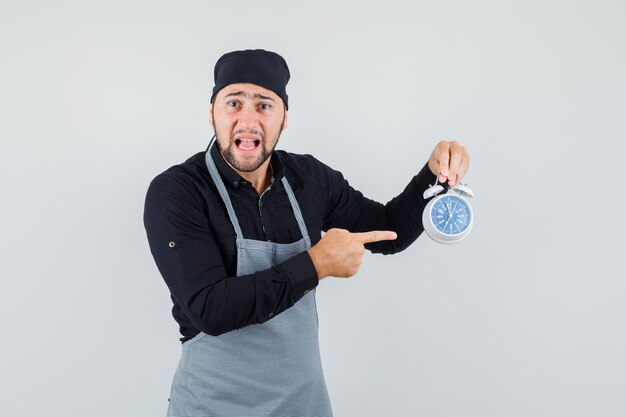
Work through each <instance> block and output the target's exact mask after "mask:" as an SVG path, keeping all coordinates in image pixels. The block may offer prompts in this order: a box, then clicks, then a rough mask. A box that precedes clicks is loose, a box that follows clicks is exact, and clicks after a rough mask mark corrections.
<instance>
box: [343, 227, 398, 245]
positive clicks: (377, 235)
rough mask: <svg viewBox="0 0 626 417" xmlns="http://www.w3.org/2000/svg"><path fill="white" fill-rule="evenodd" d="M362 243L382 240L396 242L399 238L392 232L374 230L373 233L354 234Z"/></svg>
mask: <svg viewBox="0 0 626 417" xmlns="http://www.w3.org/2000/svg"><path fill="white" fill-rule="evenodd" d="M352 235H353V236H354V237H355V238H356V239H357V240H358V241H359V242H361V243H373V242H380V241H381V240H394V239H396V238H397V237H398V235H397V234H396V232H392V231H390V230H372V231H371V232H360V233H352Z"/></svg>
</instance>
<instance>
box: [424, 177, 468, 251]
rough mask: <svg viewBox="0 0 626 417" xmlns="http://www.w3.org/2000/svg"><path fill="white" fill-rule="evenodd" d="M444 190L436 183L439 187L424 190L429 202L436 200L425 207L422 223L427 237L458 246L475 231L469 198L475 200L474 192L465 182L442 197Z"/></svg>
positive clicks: (425, 197) (434, 186)
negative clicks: (457, 244) (473, 229)
mask: <svg viewBox="0 0 626 417" xmlns="http://www.w3.org/2000/svg"><path fill="white" fill-rule="evenodd" d="M437 177H438V176H437ZM443 190H444V188H443V187H442V186H441V185H438V184H437V182H436V181H435V185H433V186H431V187H430V188H429V189H427V190H426V191H424V199H425V200H427V199H429V198H432V197H435V196H436V197H435V198H433V199H432V200H430V201H429V202H428V204H427V205H426V208H424V212H423V214H422V224H423V225H424V231H425V232H426V234H428V236H429V237H430V238H431V239H432V240H434V241H435V242H439V243H444V244H451V243H457V242H460V241H461V240H463V239H465V237H467V235H468V234H469V232H470V230H472V225H473V223H474V212H473V211H472V206H471V205H470V203H469V201H468V198H469V197H473V196H474V192H473V191H472V190H471V189H470V188H469V187H468V186H467V184H461V183H459V184H457V185H456V186H454V187H452V188H450V190H448V192H447V193H444V194H440V193H441V192H442V191H443ZM437 194H439V195H437Z"/></svg>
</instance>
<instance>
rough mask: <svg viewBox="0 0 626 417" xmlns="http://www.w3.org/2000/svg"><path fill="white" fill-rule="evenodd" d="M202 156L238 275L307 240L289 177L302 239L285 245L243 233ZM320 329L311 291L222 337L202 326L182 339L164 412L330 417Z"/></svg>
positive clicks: (198, 416) (186, 416)
mask: <svg viewBox="0 0 626 417" xmlns="http://www.w3.org/2000/svg"><path fill="white" fill-rule="evenodd" d="M205 159H206V165H207V168H208V169H209V173H210V175H211V178H212V179H213V182H214V183H215V185H216V186H217V189H218V191H219V193H220V196H221V197H222V200H223V201H224V204H225V205H226V209H227V211H228V216H229V217H230V221H231V223H232V224H233V227H234V229H235V233H236V235H237V236H236V238H237V276H239V275H245V274H252V273H254V272H257V271H260V270H263V269H267V268H271V267H272V266H273V265H276V264H279V263H281V262H284V261H285V260H287V259H289V258H290V257H292V256H294V255H296V254H298V253H301V252H304V251H305V250H307V249H309V248H310V247H311V239H310V238H309V234H308V232H307V229H306V226H305V223H304V219H303V218H302V212H301V211H300V207H299V206H298V202H297V201H296V198H295V196H294V194H293V191H292V189H291V187H290V186H289V182H288V181H287V178H285V177H283V178H282V183H283V185H284V187H285V191H286V192H287V196H288V197H289V201H290V202H291V207H292V209H293V213H294V215H295V217H296V220H297V222H298V226H299V228H300V232H301V233H302V236H303V237H302V239H301V240H299V241H297V242H294V243H288V244H284V243H272V242H265V241H260V240H252V239H244V238H243V233H242V232H241V227H240V226H239V221H238V220H237V216H236V215H235V211H234V209H233V206H232V203H231V201H230V198H229V196H228V192H227V191H226V187H225V186H224V183H223V181H222V179H221V177H220V175H219V174H218V171H217V168H216V166H215V163H214V162H213V159H212V158H211V155H210V150H207V151H206V157H205ZM229 279H236V278H229ZM317 330H318V318H317V309H316V303H315V290H312V291H309V292H308V293H307V294H306V295H305V296H304V297H302V298H301V299H300V300H298V301H297V302H296V303H295V304H294V305H293V306H292V307H290V308H288V309H287V310H285V311H283V312H281V313H280V314H277V315H276V316H274V317H272V318H271V319H270V320H268V321H266V322H265V323H261V324H253V325H249V326H246V327H243V328H241V329H237V330H232V331H230V332H227V333H223V334H221V335H219V336H211V335H208V334H206V333H204V332H200V333H199V334H198V335H197V336H195V337H194V338H192V339H191V340H188V341H187V342H185V343H183V345H182V353H181V358H180V362H179V364H178V368H177V369H176V374H175V375H174V380H173V382H172V388H171V393H170V403H169V407H168V413H167V415H168V417H209V416H210V417H244V416H245V417H261V416H262V417H331V416H332V415H333V413H332V409H331V405H330V400H329V398H328V392H327V390H326V383H325V382H324V375H323V373H322V364H321V359H320V352H319V342H318V333H317Z"/></svg>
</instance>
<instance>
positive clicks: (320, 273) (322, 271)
mask: <svg viewBox="0 0 626 417" xmlns="http://www.w3.org/2000/svg"><path fill="white" fill-rule="evenodd" d="M307 252H308V253H309V257H310V258H311V261H312V262H313V266H314V267H315V270H316V271H317V277H318V278H319V279H320V280H321V279H323V278H326V277H327V276H328V274H327V273H326V268H325V267H324V261H323V260H322V257H321V256H320V254H319V253H318V252H317V250H316V249H315V247H312V248H311V249H309V250H308V251H307Z"/></svg>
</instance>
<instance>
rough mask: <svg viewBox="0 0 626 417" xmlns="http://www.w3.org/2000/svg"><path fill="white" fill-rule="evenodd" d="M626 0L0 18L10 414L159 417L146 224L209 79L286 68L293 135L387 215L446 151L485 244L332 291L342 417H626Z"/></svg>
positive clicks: (0, 10)
mask: <svg viewBox="0 0 626 417" xmlns="http://www.w3.org/2000/svg"><path fill="white" fill-rule="evenodd" d="M625 18H626V6H625V5H624V3H623V2H621V1H594V2H592V1H554V0H550V1H546V0H542V1H535V0H531V1H518V2H509V1H473V2H464V1H441V0H437V1H435V0H432V1H413V2H409V1H406V2H400V1H393V0H390V1H385V2H371V3H368V4H364V2H356V1H354V2H340V1H333V2H320V1H315V2H306V3H305V2H296V1H290V2H288V1H280V2H247V1H238V2H226V1H221V2H210V1H181V2H164V1H124V2H122V1H112V2H99V3H98V2H80V1H76V2H68V1H55V2H45V1H31V2H29V1H20V2H17V1H15V2H9V1H2V3H0V60H1V64H0V114H1V115H2V122H1V123H0V138H1V146H2V147H1V152H0V173H1V181H2V182H1V187H2V188H1V192H2V204H1V205H0V221H1V222H2V226H1V230H2V239H1V240H0V253H1V254H2V262H1V264H0V265H1V280H0V285H1V287H0V297H1V298H0V320H1V322H0V325H1V327H0V328H1V329H2V338H1V342H0V343H1V344H0V348H1V356H0V367H1V368H0V369H1V371H0V384H1V386H0V396H1V397H2V398H1V400H2V401H1V402H2V406H1V409H2V411H0V413H1V414H2V415H3V416H11V417H13V416H42V415H47V416H81V417H82V416H91V417H96V416H107V417H109V416H116V417H125V416H129V417H130V416H132V417H137V416H161V415H165V411H166V408H167V398H168V394H169V388H170V384H171V378H172V376H173V373H174V370H175V367H176V365H177V361H178V358H179V353H180V342H179V341H178V338H179V337H180V335H179V334H178V326H177V325H176V323H175V322H174V320H173V318H172V317H171V314H170V309H171V301H170V299H169V293H168V291H167V287H166V286H165V284H164V282H163V280H162V278H161V276H160V275H159V273H158V271H157V269H156V266H155V264H154V261H153V259H152V257H151V255H150V252H149V249H148V244H147V240H146V237H145V231H144V228H143V223H142V214H143V203H144V197H145V192H146V189H147V186H148V184H149V182H150V180H151V179H152V178H154V176H155V175H157V174H158V173H160V172H162V171H163V170H165V169H166V168H168V167H169V166H171V165H174V164H178V163H181V162H182V161H184V160H185V159H187V158H188V157H189V156H191V155H193V154H194V153H196V152H198V151H202V150H204V149H205V147H206V145H207V144H208V141H209V139H210V136H211V134H212V130H211V128H210V126H209V125H208V121H207V110H208V106H209V101H208V97H209V95H210V90H211V88H212V87H213V78H212V77H213V65H214V64H215V61H216V60H217V59H218V58H219V57H220V56H221V55H222V54H223V53H225V52H228V51H231V50H235V49H245V48H264V49H269V50H274V51H276V52H278V53H280V54H281V55H283V56H284V57H285V59H286V60H287V62H288V64H289V67H290V69H291V73H292V80H291V82H290V83H289V85H288V94H289V96H290V100H289V103H290V120H289V121H290V123H289V128H288V129H287V130H286V131H285V132H284V134H283V136H282V137H281V141H280V143H279V148H281V149H285V150H289V151H292V152H298V153H310V154H313V155H315V156H316V157H317V158H318V159H320V160H322V161H323V162H325V163H327V164H329V165H330V166H332V167H334V168H336V169H338V170H340V171H342V172H343V174H344V175H345V176H346V178H348V179H349V181H350V183H351V184H352V185H353V186H354V187H356V188H358V189H360V190H361V191H363V192H364V193H365V195H367V196H368V197H370V198H373V199H376V200H378V201H381V202H386V201H388V200H390V199H391V198H392V197H393V196H395V195H396V194H397V193H399V192H400V191H401V190H402V189H403V188H404V186H405V185H406V183H407V182H408V181H409V180H410V178H411V177H412V176H413V175H414V174H415V173H416V172H417V171H418V170H419V168H421V167H422V165H423V164H424V163H425V161H426V159H427V157H428V155H429V154H430V152H431V150H432V148H433V147H434V146H435V144H436V143H437V142H438V141H439V140H441V139H456V140H458V141H459V142H461V143H462V144H463V145H465V146H466V147H467V148H468V150H469V152H470V154H471V156H472V164H471V168H470V171H469V174H468V175H467V177H466V180H467V181H468V182H469V184H470V185H471V186H472V188H473V189H474V191H475V192H476V198H475V199H474V200H473V205H474V210H475V214H476V222H475V226H474V230H473V231H472V233H471V235H470V236H469V237H468V238H467V239H466V240H465V241H463V242H462V243H460V244H459V245H456V246H441V245H438V244H436V243H434V242H432V241H431V240H430V239H429V238H428V237H427V236H426V235H423V236H422V237H420V239H418V241H417V242H416V243H415V244H414V245H413V246H411V247H410V248H409V249H407V250H406V251H405V252H403V253H401V254H398V255H395V256H386V257H385V256H376V255H371V254H367V255H366V257H365V259H364V265H363V267H362V269H361V272H360V273H359V274H358V276H356V277H354V278H352V279H349V280H339V279H332V278H329V279H326V280H324V281H322V282H321V283H320V286H319V288H318V291H317V299H318V310H319V318H320V343H321V350H322V358H323V365H324V371H325V375H326V381H327V385H328V389H329V393H330V396H331V400H332V404H333V408H334V411H335V415H336V416H337V417H345V416H348V417H349V416H359V417H366V416H372V417H374V416H376V417H379V416H451V417H465V416H476V417H478V416H480V417H485V416H498V417H500V416H507V417H516V416H520V417H521V416H524V417H527V416H569V417H574V416H624V415H626V397H625V396H624V392H625V391H626V355H625V352H626V331H625V326H626V304H625V302H624V301H625V298H626V282H625V281H626V267H625V261H624V259H625V252H626V251H625V250H624V237H626V227H625V225H624V223H625V216H624V210H625V204H626V198H625V197H624V184H623V176H624V162H623V159H624V151H625V150H626V145H625V144H624V143H625V140H626V125H625V124H626V122H625V120H626V77H625V75H624V74H626V29H625V26H624V21H625Z"/></svg>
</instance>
